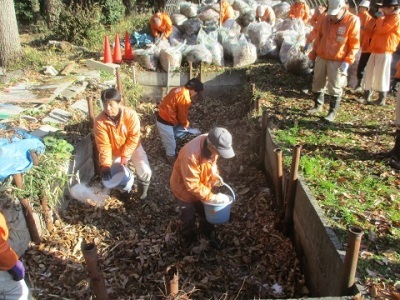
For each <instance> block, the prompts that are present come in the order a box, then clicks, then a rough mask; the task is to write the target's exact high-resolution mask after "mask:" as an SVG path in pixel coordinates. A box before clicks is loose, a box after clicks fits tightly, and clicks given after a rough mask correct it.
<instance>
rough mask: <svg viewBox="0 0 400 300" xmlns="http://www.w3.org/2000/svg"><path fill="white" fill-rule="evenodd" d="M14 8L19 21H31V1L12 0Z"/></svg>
mask: <svg viewBox="0 0 400 300" xmlns="http://www.w3.org/2000/svg"><path fill="white" fill-rule="evenodd" d="M14 8H15V14H16V16H17V20H18V22H19V23H23V24H28V23H30V22H32V21H33V10H32V1H30V0H14Z"/></svg>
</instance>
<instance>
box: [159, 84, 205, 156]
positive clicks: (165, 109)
mask: <svg viewBox="0 0 400 300" xmlns="http://www.w3.org/2000/svg"><path fill="white" fill-rule="evenodd" d="M203 90H204V86H203V83H201V81H200V80H199V79H197V78H192V79H190V80H189V81H188V82H187V83H186V84H185V85H184V86H181V87H177V88H173V89H171V90H170V92H169V93H168V94H167V95H166V96H165V97H164V98H163V100H162V101H161V103H160V104H159V105H158V112H157V113H156V117H157V123H156V124H157V129H158V133H159V134H160V138H161V142H162V144H163V147H164V149H165V152H166V156H167V160H168V161H169V162H170V163H173V162H174V161H175V158H176V140H175V137H176V136H177V133H178V132H179V131H182V129H184V130H187V129H189V120H188V115H189V107H190V105H191V103H192V99H193V97H194V96H196V95H197V94H198V93H200V92H202V91H203Z"/></svg>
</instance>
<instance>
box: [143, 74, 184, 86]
mask: <svg viewBox="0 0 400 300" xmlns="http://www.w3.org/2000/svg"><path fill="white" fill-rule="evenodd" d="M136 79H137V82H138V83H139V84H141V85H150V86H167V73H162V72H149V71H140V72H138V73H137V74H136ZM188 80H189V75H188V74H180V73H171V74H170V78H169V86H171V87H172V86H181V85H184V84H185V83H186V82H187V81H188Z"/></svg>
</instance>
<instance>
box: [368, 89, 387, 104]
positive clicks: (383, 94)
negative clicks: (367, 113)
mask: <svg viewBox="0 0 400 300" xmlns="http://www.w3.org/2000/svg"><path fill="white" fill-rule="evenodd" d="M386 94H387V93H386V92H378V100H376V101H373V102H371V104H373V105H379V106H385V105H386Z"/></svg>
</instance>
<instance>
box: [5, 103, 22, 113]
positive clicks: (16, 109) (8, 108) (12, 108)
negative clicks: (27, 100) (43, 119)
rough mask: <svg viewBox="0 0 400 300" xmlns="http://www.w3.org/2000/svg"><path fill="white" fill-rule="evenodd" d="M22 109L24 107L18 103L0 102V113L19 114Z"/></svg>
mask: <svg viewBox="0 0 400 300" xmlns="http://www.w3.org/2000/svg"><path fill="white" fill-rule="evenodd" d="M24 110H25V109H24V108H22V107H20V106H18V105H13V104H5V103H4V104H3V103H0V114H6V115H10V116H14V115H18V114H20V113H21V112H23V111H24Z"/></svg>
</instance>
